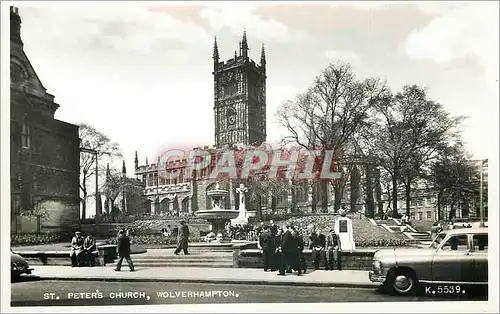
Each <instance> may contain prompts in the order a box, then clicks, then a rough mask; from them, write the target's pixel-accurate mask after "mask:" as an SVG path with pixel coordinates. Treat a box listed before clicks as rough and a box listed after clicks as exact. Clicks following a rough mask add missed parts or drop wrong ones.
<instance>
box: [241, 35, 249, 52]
mask: <svg viewBox="0 0 500 314" xmlns="http://www.w3.org/2000/svg"><path fill="white" fill-rule="evenodd" d="M241 51H242V56H243V57H245V58H248V42H247V31H246V29H244V30H243V38H242V39H241Z"/></svg>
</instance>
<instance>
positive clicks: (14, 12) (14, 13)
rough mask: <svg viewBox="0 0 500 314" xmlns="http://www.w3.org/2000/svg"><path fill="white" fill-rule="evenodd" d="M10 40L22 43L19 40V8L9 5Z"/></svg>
mask: <svg viewBox="0 0 500 314" xmlns="http://www.w3.org/2000/svg"><path fill="white" fill-rule="evenodd" d="M10 40H11V41H14V42H16V43H18V44H21V45H22V44H23V41H22V40H21V17H20V16H19V9H18V8H16V7H14V6H11V7H10Z"/></svg>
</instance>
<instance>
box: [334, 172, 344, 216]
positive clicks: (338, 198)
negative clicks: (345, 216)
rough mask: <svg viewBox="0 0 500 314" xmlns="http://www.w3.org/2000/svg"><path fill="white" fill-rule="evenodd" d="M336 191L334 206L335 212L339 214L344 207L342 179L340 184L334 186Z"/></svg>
mask: <svg viewBox="0 0 500 314" xmlns="http://www.w3.org/2000/svg"><path fill="white" fill-rule="evenodd" d="M334 191H335V200H334V205H333V210H334V212H336V213H337V212H338V211H339V209H340V206H341V205H342V194H343V193H342V192H343V188H342V179H340V180H339V181H338V182H336V183H335V186H334Z"/></svg>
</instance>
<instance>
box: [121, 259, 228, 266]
mask: <svg viewBox="0 0 500 314" xmlns="http://www.w3.org/2000/svg"><path fill="white" fill-rule="evenodd" d="M133 263H134V266H135V267H205V268H232V267H233V262H232V261H231V262H203V261H200V262H189V263H183V262H182V261H178V262H177V263H176V262H174V261H169V262H167V261H159V262H155V263H153V262H142V261H133ZM113 265H114V266H116V263H115V264H113ZM122 266H127V263H126V262H125V261H124V262H123V263H122Z"/></svg>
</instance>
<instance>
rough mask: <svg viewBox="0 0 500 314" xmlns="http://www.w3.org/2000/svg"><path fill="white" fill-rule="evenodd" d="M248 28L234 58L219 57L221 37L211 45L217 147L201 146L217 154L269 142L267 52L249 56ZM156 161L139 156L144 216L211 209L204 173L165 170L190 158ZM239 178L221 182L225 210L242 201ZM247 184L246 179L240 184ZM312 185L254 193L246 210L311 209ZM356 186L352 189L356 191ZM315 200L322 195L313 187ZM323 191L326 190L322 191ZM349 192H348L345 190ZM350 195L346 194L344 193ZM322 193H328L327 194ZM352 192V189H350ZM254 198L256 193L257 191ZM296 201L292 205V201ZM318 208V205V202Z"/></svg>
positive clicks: (137, 167) (211, 185) (210, 183)
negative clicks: (186, 174) (170, 173)
mask: <svg viewBox="0 0 500 314" xmlns="http://www.w3.org/2000/svg"><path fill="white" fill-rule="evenodd" d="M248 50H249V47H248V42H247V35H246V32H243V36H242V39H241V41H240V42H239V50H237V51H235V53H234V58H231V59H229V60H226V61H220V59H219V48H218V45H217V39H215V42H214V48H213V67H214V70H213V77H214V124H215V130H214V137H215V138H214V140H215V143H214V146H213V147H204V148H198V149H203V150H205V151H206V150H212V152H213V156H214V155H215V152H216V150H217V149H221V148H224V147H231V146H233V145H237V144H243V145H252V146H259V145H261V144H263V143H265V142H266V78H267V76H266V53H265V49H264V45H262V49H261V54H260V62H259V63H256V62H255V61H254V60H252V59H250V57H249V55H248ZM158 164H159V162H157V163H152V164H149V163H148V162H147V161H146V164H145V165H139V161H138V156H137V153H136V156H135V175H136V178H137V179H138V180H141V181H142V182H144V183H145V190H144V195H145V196H146V198H147V202H146V204H145V207H144V213H145V214H151V215H157V214H161V213H192V212H195V211H197V210H204V209H209V206H210V204H208V202H207V191H209V190H210V189H212V188H214V186H215V182H214V181H213V180H209V179H206V176H203V173H202V176H201V178H200V179H194V180H193V179H190V178H189V179H188V178H183V176H182V175H181V176H180V177H178V178H176V179H172V180H169V179H166V178H165V176H162V175H161V173H162V172H163V171H165V170H166V169H167V170H168V171H179V170H180V173H181V174H182V173H183V170H184V169H185V168H186V166H187V162H186V160H177V161H171V162H169V163H167V164H166V165H161V167H160V166H159V165H158ZM239 183H240V182H235V181H230V182H221V183H220V184H221V185H222V187H223V188H225V189H227V190H228V192H229V198H228V199H227V200H226V204H225V205H226V208H228V209H229V208H233V209H236V210H237V209H238V205H239V202H238V201H237V199H238V195H237V194H236V187H237V186H238V185H239ZM242 183H244V182H242ZM330 186H331V185H330V184H329V186H328V188H327V189H326V194H327V195H323V196H322V197H323V198H327V199H328V200H329V201H328V203H329V205H331V202H330V200H331V198H332V195H333V194H334V193H333V190H332V189H331V187H330ZM313 189H314V185H313V184H311V183H308V182H303V183H297V184H295V185H294V187H293V189H292V188H291V186H290V187H289V188H288V189H287V188H285V189H280V190H279V191H274V193H272V192H271V191H267V192H266V193H264V195H262V197H261V198H259V200H258V201H256V199H255V197H252V196H251V194H252V191H251V190H250V191H249V192H248V193H249V194H250V197H246V200H247V204H246V208H247V209H248V210H249V211H250V212H252V211H256V210H257V208H258V207H259V206H260V207H261V208H262V209H273V210H274V209H282V210H283V209H284V210H286V211H290V210H292V208H291V207H292V206H293V207H295V208H294V209H297V208H301V207H304V208H310V207H311V203H312V202H313ZM353 190H354V189H353ZM315 191H316V193H315V197H314V199H315V200H316V202H317V204H319V203H320V201H321V197H318V193H319V194H321V193H320V192H321V191H320V190H319V189H316V190H315ZM323 191H324V190H323ZM346 191H348V190H346ZM346 193H347V192H346ZM323 194H324V192H323ZM347 194H349V193H347ZM350 194H353V195H354V197H355V198H357V201H356V202H358V201H359V202H361V200H360V198H361V192H360V189H359V188H357V189H355V191H353V192H352V193H350ZM254 196H255V195H254ZM291 204H293V205H291ZM318 210H319V205H318Z"/></svg>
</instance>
